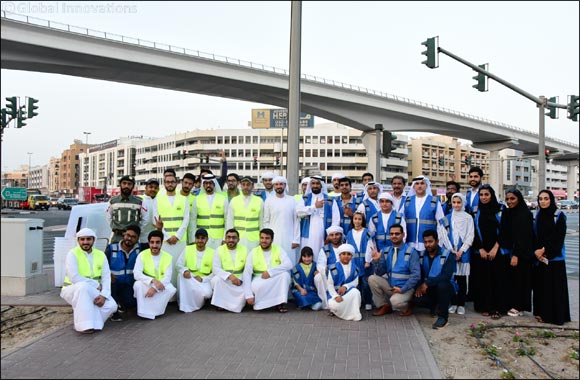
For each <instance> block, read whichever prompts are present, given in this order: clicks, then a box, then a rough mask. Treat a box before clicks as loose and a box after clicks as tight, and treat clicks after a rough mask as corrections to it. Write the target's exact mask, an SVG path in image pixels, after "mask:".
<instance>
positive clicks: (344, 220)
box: [334, 195, 358, 235]
mask: <svg viewBox="0 0 580 380" xmlns="http://www.w3.org/2000/svg"><path fill="white" fill-rule="evenodd" d="M334 199H335V201H336V205H337V206H338V211H339V213H340V226H341V227H342V230H343V231H344V234H345V235H346V234H348V231H350V229H351V228H352V217H350V216H346V215H344V203H343V201H342V198H341V197H340V196H338V197H336V198H334ZM356 200H357V197H356V196H354V195H353V196H352V197H350V202H348V203H347V204H348V205H350V208H351V209H352V210H353V211H356V208H357V207H358V204H357V201H356Z"/></svg>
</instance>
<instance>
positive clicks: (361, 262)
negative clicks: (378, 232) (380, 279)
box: [346, 228, 373, 276]
mask: <svg viewBox="0 0 580 380" xmlns="http://www.w3.org/2000/svg"><path fill="white" fill-rule="evenodd" d="M372 238H373V236H372V235H371V233H370V231H369V230H368V229H366V228H365V229H363V232H362V236H361V238H360V247H359V246H358V245H357V244H356V242H355V241H354V236H353V234H352V231H350V232H349V233H348V235H346V242H347V243H348V244H350V245H352V246H353V247H354V255H353V257H352V262H353V265H354V264H356V266H357V267H358V270H359V272H360V275H361V276H362V275H363V274H364V271H365V252H366V251H367V246H368V244H369V241H371V240H372Z"/></svg>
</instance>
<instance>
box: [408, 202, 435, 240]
mask: <svg viewBox="0 0 580 380" xmlns="http://www.w3.org/2000/svg"><path fill="white" fill-rule="evenodd" d="M437 204H439V198H437V197H434V196H432V195H427V196H426V199H425V203H423V207H421V211H420V212H419V219H418V220H417V213H416V212H415V196H414V195H413V196H412V197H408V198H407V199H405V222H406V223H407V239H406V240H407V243H414V242H415V238H416V237H417V236H418V237H417V242H418V243H423V232H425V231H427V230H437V222H436V221H435V214H436V213H437ZM417 228H418V229H419V235H417Z"/></svg>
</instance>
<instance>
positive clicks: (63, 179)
mask: <svg viewBox="0 0 580 380" xmlns="http://www.w3.org/2000/svg"><path fill="white" fill-rule="evenodd" d="M86 149H87V145H86V144H83V142H82V141H81V140H74V143H73V144H72V145H71V146H70V147H69V149H67V150H65V151H64V152H62V155H61V156H60V162H59V169H58V191H59V193H61V194H78V189H79V184H80V154H81V153H85V152H86Z"/></svg>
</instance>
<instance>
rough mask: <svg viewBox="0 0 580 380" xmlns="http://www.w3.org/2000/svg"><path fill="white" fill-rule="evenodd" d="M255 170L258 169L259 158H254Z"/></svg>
mask: <svg viewBox="0 0 580 380" xmlns="http://www.w3.org/2000/svg"><path fill="white" fill-rule="evenodd" d="M254 169H258V156H254Z"/></svg>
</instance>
